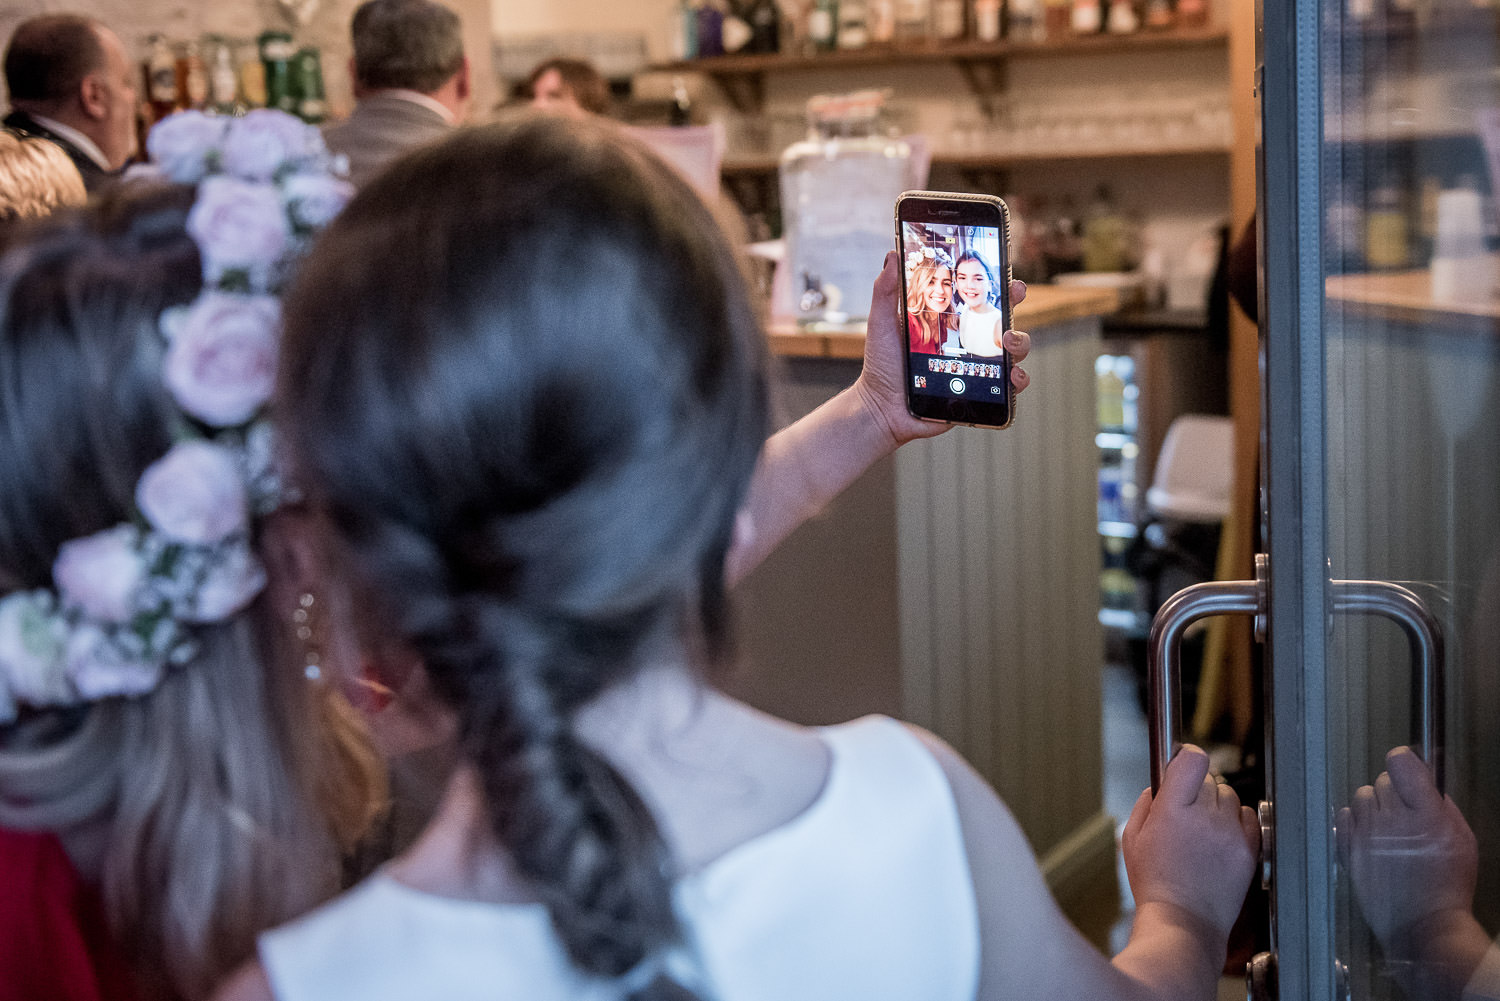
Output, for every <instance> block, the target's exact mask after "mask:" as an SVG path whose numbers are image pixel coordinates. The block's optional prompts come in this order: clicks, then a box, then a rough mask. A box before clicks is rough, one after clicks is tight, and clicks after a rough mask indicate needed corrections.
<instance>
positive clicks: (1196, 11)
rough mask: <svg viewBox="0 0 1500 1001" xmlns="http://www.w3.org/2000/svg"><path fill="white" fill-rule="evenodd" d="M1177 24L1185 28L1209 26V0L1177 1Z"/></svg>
mask: <svg viewBox="0 0 1500 1001" xmlns="http://www.w3.org/2000/svg"><path fill="white" fill-rule="evenodd" d="M1177 23H1178V24H1179V25H1181V26H1182V27H1184V28H1204V27H1207V26H1208V0H1177Z"/></svg>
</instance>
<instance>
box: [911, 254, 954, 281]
mask: <svg viewBox="0 0 1500 1001" xmlns="http://www.w3.org/2000/svg"><path fill="white" fill-rule="evenodd" d="M924 261H927V262H931V263H932V264H934V265H944V266H951V264H950V262H949V260H948V255H947V254H946V253H944V252H943V251H941V250H938V249H937V248H936V247H923V248H922V249H921V250H908V251H907V252H906V277H907V280H908V281H909V280H910V279H911V276H912V274H913V273H915V272H916V270H917V265H919V264H921V263H923V262H924Z"/></svg>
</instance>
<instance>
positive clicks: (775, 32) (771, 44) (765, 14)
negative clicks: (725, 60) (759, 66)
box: [745, 0, 781, 53]
mask: <svg viewBox="0 0 1500 1001" xmlns="http://www.w3.org/2000/svg"><path fill="white" fill-rule="evenodd" d="M745 20H746V22H747V23H749V25H750V45H749V50H750V51H751V52H761V53H772V52H779V51H781V10H780V8H778V7H777V6H776V0H752V2H751V3H750V5H749V7H748V8H747V9H746V11H745Z"/></svg>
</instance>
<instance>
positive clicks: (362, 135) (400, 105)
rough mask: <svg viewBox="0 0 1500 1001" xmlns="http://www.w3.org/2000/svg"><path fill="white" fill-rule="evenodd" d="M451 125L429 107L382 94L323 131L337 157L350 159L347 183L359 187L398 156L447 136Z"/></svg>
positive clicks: (364, 102) (361, 104) (327, 126)
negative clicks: (349, 182) (341, 156)
mask: <svg viewBox="0 0 1500 1001" xmlns="http://www.w3.org/2000/svg"><path fill="white" fill-rule="evenodd" d="M452 128H453V127H452V126H451V125H449V124H448V123H447V122H446V121H444V120H443V118H442V116H441V115H439V114H438V113H437V112H435V111H433V110H432V109H431V108H425V107H423V106H422V105H420V104H417V103H415V102H413V101H406V100H403V99H401V98H399V97H391V96H389V95H384V94H371V95H370V96H369V97H366V98H363V99H361V100H360V101H359V102H358V103H356V104H355V106H354V111H353V112H352V113H351V114H350V115H349V117H348V118H346V119H344V120H343V121H341V122H333V123H332V124H330V125H326V126H324V128H323V139H324V141H325V142H327V143H328V148H329V150H331V151H332V152H333V153H334V154H336V155H343V156H346V157H348V158H349V180H350V181H351V182H353V184H354V185H355V186H356V187H362V186H363V185H364V184H365V182H366V181H368V180H369V179H370V178H372V177H374V176H375V174H377V173H378V172H379V171H380V169H381V168H382V167H384V166H385V165H386V163H388V162H389V161H390V160H392V159H394V158H395V157H397V156H399V155H400V154H402V153H404V152H406V151H407V150H409V149H412V148H414V147H416V146H421V145H424V144H425V143H429V142H433V141H435V140H438V139H441V138H442V137H443V136H445V135H447V134H448V133H449V132H450V131H451V130H452Z"/></svg>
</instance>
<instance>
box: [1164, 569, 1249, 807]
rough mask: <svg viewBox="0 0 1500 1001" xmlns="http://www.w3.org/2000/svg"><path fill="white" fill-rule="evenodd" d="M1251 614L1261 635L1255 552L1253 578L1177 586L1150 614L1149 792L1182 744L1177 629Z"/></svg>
mask: <svg viewBox="0 0 1500 1001" xmlns="http://www.w3.org/2000/svg"><path fill="white" fill-rule="evenodd" d="M1236 614H1239V615H1254V616H1255V617H1256V627H1255V634H1256V638H1257V639H1260V638H1262V637H1264V635H1265V626H1264V620H1265V614H1266V557H1265V555H1264V554H1261V555H1257V556H1256V557H1255V580H1231V581H1209V582H1207V583H1204V584H1194V585H1193V586H1192V587H1188V588H1184V589H1183V590H1181V591H1178V592H1177V593H1176V594H1174V595H1172V597H1170V598H1168V599H1167V600H1166V602H1164V603H1163V604H1162V606H1161V608H1160V609H1158V610H1157V613H1156V615H1155V616H1154V617H1153V618H1152V619H1151V636H1150V639H1149V640H1148V645H1147V647H1146V686H1147V692H1148V696H1147V700H1146V702H1147V705H1146V715H1147V716H1148V718H1149V724H1150V728H1151V792H1152V794H1153V795H1155V793H1156V791H1157V790H1158V789H1160V788H1161V776H1162V772H1163V771H1164V770H1165V769H1166V767H1167V762H1169V761H1171V760H1172V756H1173V755H1175V754H1176V753H1177V751H1178V750H1179V749H1180V748H1181V747H1182V743H1181V741H1179V740H1178V739H1177V710H1178V706H1177V701H1178V699H1177V689H1178V687H1179V686H1180V685H1181V683H1182V634H1183V632H1184V631H1186V629H1187V627H1188V626H1190V625H1192V624H1193V623H1194V622H1197V621H1198V620H1199V619H1206V618H1210V617H1212V616H1215V615H1236Z"/></svg>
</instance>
